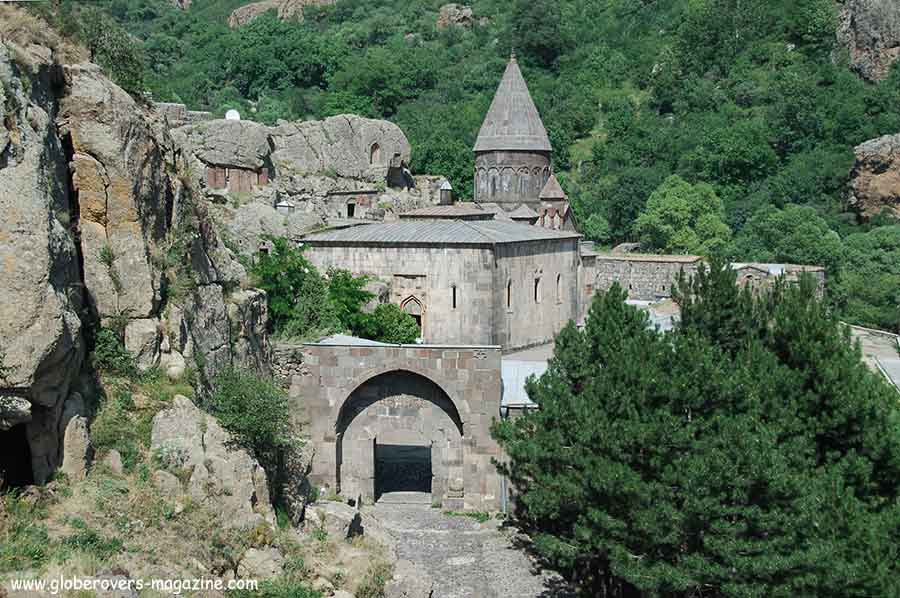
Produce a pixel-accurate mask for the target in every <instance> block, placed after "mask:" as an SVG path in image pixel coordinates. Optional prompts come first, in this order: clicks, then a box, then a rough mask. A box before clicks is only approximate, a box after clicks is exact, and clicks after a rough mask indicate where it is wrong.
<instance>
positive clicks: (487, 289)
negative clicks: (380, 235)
mask: <svg viewBox="0 0 900 598" xmlns="http://www.w3.org/2000/svg"><path fill="white" fill-rule="evenodd" d="M306 257H307V258H309V260H310V261H311V262H312V263H313V265H314V266H316V268H319V269H320V270H321V271H325V270H326V269H327V268H328V266H336V267H338V268H345V269H347V270H350V271H351V272H352V273H353V274H355V275H361V274H367V275H369V276H372V277H374V278H376V279H378V280H380V281H382V282H384V283H386V284H387V285H389V286H390V288H391V291H392V292H391V296H392V302H396V303H397V304H398V305H402V303H403V302H404V301H405V300H407V299H409V298H410V297H415V298H416V300H418V301H419V303H420V304H421V305H422V307H423V310H422V311H423V314H422V328H423V330H422V335H423V338H424V340H425V342H426V343H447V344H459V343H473V344H496V341H495V340H494V339H493V338H492V323H491V315H492V309H491V306H492V301H493V262H494V259H493V254H492V251H491V250H490V248H475V247H473V248H468V247H416V246H390V247H378V246H367V247H347V246H345V247H335V246H309V247H307V249H306ZM413 278H414V279H415V280H416V284H417V285H418V287H419V288H415V286H413V287H412V288H410V287H409V286H408V284H407V283H408V281H409V279H413ZM453 286H456V308H455V309H454V308H453ZM401 289H403V292H400V291H401ZM395 291H396V292H395ZM430 314H434V315H433V316H432V315H430Z"/></svg>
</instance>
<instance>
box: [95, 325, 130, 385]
mask: <svg viewBox="0 0 900 598" xmlns="http://www.w3.org/2000/svg"><path fill="white" fill-rule="evenodd" d="M91 363H92V364H93V366H94V369H96V370H97V371H98V372H102V373H105V374H113V375H118V376H124V377H126V378H132V377H135V376H137V373H138V372H137V366H135V364H134V357H133V356H132V355H131V353H129V352H128V349H126V348H125V343H124V342H122V337H121V336H120V335H119V334H118V333H117V332H116V331H115V330H112V329H110V328H101V329H100V330H98V331H97V336H96V338H95V340H94V351H93V354H92V355H91Z"/></svg>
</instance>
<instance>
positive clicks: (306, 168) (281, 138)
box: [272, 114, 410, 181]
mask: <svg viewBox="0 0 900 598" xmlns="http://www.w3.org/2000/svg"><path fill="white" fill-rule="evenodd" d="M272 140H273V142H274V145H275V151H274V152H273V153H272V163H273V164H274V165H275V168H276V174H281V173H282V172H285V173H289V174H290V173H323V172H329V173H333V174H334V175H335V176H339V177H346V178H354V179H370V180H373V181H375V180H384V177H385V176H386V174H387V168H388V166H389V165H390V164H395V165H396V166H399V165H400V162H405V163H407V164H408V163H409V160H410V145H409V141H408V140H407V139H406V135H404V134H403V131H402V130H400V127H398V126H397V125H395V124H393V123H390V122H388V121H385V120H374V119H370V118H362V117H361V116H356V115H354V114H341V115H338V116H332V117H329V118H326V119H325V120H318V121H305V122H294V123H282V124H281V125H279V126H278V127H275V128H274V130H273V132H272Z"/></svg>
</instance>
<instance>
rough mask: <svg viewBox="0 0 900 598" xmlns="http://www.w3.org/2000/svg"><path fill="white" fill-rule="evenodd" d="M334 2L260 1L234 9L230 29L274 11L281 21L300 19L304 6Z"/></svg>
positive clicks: (325, 0) (230, 18) (316, 0)
mask: <svg viewBox="0 0 900 598" xmlns="http://www.w3.org/2000/svg"><path fill="white" fill-rule="evenodd" d="M328 4H334V0H260V1H259V2H252V3H250V4H246V5H244V6H241V7H239V8H236V9H234V11H232V13H231V15H230V16H229V17H228V26H229V27H231V28H232V29H233V28H235V27H240V26H241V25H246V24H247V23H249V22H250V21H252V20H253V19H255V18H256V17H258V16H259V15H261V14H265V13H266V12H268V11H270V10H274V11H275V12H276V13H277V14H278V18H279V19H281V20H282V21H287V20H289V19H302V18H303V7H304V6H326V5H328Z"/></svg>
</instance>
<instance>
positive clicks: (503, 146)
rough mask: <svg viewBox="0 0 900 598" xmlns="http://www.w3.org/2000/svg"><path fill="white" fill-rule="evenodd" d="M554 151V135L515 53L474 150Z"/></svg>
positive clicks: (482, 126)
mask: <svg viewBox="0 0 900 598" xmlns="http://www.w3.org/2000/svg"><path fill="white" fill-rule="evenodd" d="M498 150H499V151H503V150H512V151H537V152H550V151H553V148H552V147H551V146H550V138H549V137H547V130H546V129H545V128H544V123H543V121H541V116H540V114H538V111H537V107H536V106H535V105H534V101H533V100H532V99H531V94H530V93H528V85H526V83H525V79H524V78H523V77H522V71H520V70H519V65H518V63H517V62H516V57H515V55H513V56H512V57H510V59H509V64H507V65H506V72H504V73H503V78H502V79H501V80H500V86H499V87H498V88H497V93H496V94H495V95H494V101H493V102H491V107H490V109H489V110H488V113H487V116H485V118H484V122H483V123H482V125H481V130H480V131H479V132H478V139H477V140H476V141H475V148H474V151H476V152H489V151H498Z"/></svg>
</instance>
